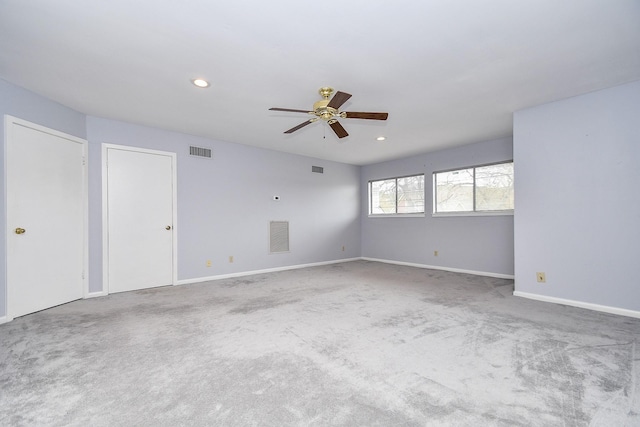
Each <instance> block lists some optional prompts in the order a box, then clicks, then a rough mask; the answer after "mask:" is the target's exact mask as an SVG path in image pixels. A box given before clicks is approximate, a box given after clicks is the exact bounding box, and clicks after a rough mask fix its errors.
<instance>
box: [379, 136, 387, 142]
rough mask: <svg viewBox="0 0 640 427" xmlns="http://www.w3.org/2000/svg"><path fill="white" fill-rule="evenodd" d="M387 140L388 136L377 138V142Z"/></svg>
mask: <svg viewBox="0 0 640 427" xmlns="http://www.w3.org/2000/svg"><path fill="white" fill-rule="evenodd" d="M385 139H387V137H386V136H379V137H377V138H376V141H384V140H385Z"/></svg>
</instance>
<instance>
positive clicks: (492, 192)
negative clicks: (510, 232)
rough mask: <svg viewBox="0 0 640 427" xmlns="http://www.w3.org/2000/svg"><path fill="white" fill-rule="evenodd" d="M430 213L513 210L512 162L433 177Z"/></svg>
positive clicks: (441, 173) (445, 172) (438, 173)
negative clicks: (431, 210) (431, 208)
mask: <svg viewBox="0 0 640 427" xmlns="http://www.w3.org/2000/svg"><path fill="white" fill-rule="evenodd" d="M433 192H434V197H433V199H434V203H433V213H434V214H438V213H454V212H455V213H460V212H478V213H482V212H504V211H512V210H513V162H507V163H497V164H492V165H484V166H475V167H469V168H465V169H457V170H451V171H443V172H435V173H434V174H433Z"/></svg>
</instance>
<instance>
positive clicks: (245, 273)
mask: <svg viewBox="0 0 640 427" xmlns="http://www.w3.org/2000/svg"><path fill="white" fill-rule="evenodd" d="M360 259H362V258H347V259H338V260H333V261H323V262H314V263H311V264H298V265H288V266H285V267H275V268H267V269H264V270H251V271H241V272H238V273H229V274H219V275H216V276H207V277H196V278H194V279H182V280H178V285H188V284H190V283H200V282H208V281H210V280H221V279H231V278H234V277H243V276H252V275H254V274H263V273H273V272H276V271H286V270H298V269H300V268H307V267H317V266H320V265H329V264H338V263H342V262H350V261H358V260H360Z"/></svg>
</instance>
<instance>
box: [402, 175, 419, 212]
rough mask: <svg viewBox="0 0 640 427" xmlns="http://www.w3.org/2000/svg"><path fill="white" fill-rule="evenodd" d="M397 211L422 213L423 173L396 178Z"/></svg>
mask: <svg viewBox="0 0 640 427" xmlns="http://www.w3.org/2000/svg"><path fill="white" fill-rule="evenodd" d="M398 213H399V214H405V213H424V175H418V176H408V177H405V178H398Z"/></svg>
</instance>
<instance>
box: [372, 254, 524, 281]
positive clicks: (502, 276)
mask: <svg viewBox="0 0 640 427" xmlns="http://www.w3.org/2000/svg"><path fill="white" fill-rule="evenodd" d="M360 259H362V260H365V261H375V262H384V263H386V264H396V265H406V266H408V267H418V268H428V269H430V270H443V271H451V272H452V273H464V274H473V275H476V276H486V277H496V278H498V279H513V278H515V276H514V275H513V274H502V273H491V272H488V271H474V270H465V269H462V268H451V267H442V266H439V265H427V264H417V263H413V262H403V261H393V260H388V259H378V258H368V257H362V258H360Z"/></svg>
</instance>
